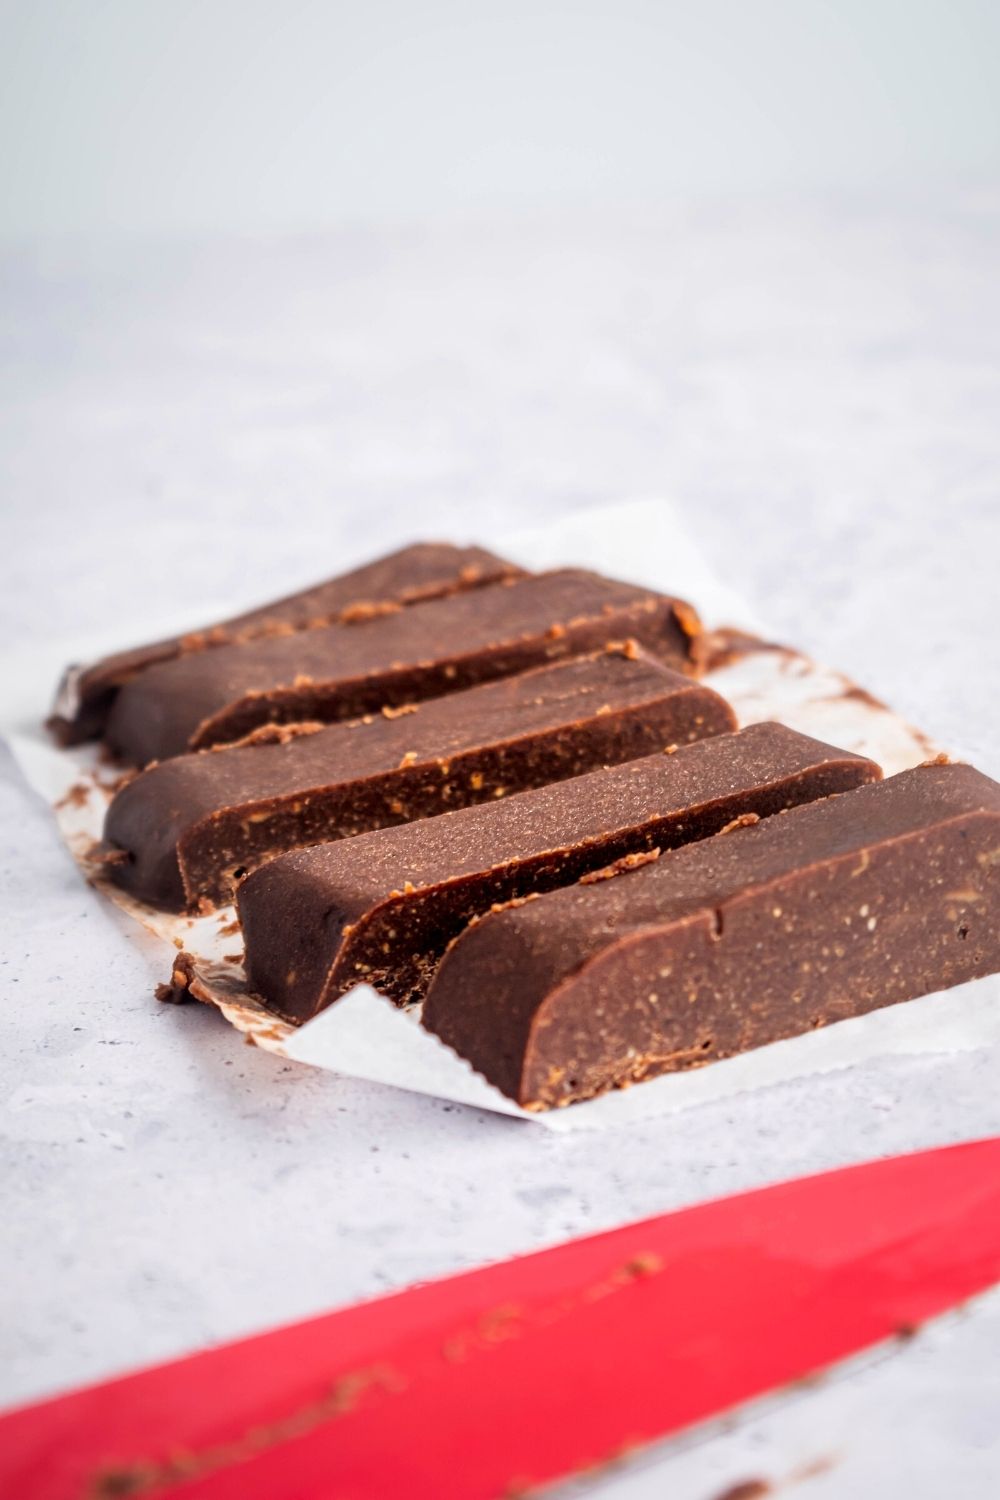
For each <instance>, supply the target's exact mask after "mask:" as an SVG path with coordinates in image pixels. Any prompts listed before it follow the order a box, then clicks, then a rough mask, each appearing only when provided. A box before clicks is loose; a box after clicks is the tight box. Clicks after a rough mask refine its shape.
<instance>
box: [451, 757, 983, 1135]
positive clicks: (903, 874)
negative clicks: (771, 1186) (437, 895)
mask: <svg viewBox="0 0 1000 1500" xmlns="http://www.w3.org/2000/svg"><path fill="white" fill-rule="evenodd" d="M998 913H1000V786H998V785H997V783H996V782H994V781H991V780H990V779H989V778H988V777H986V776H983V775H981V774H980V773H979V772H978V771H975V770H973V769H972V767H970V766H965V765H931V766H921V767H917V768H915V769H914V770H911V771H904V772H902V773H901V774H899V775H897V776H893V777H890V778H889V779H888V780H886V781H880V782H873V783H871V784H870V785H867V786H862V787H859V788H857V789H856V790H854V791H849V792H845V793H844V794H843V795H842V796H837V797H830V798H827V799H825V800H824V801H820V802H813V803H809V804H806V805H804V806H800V807H795V808H792V809H790V810H789V811H787V812H785V813H783V814H782V815H781V816H778V817H770V818H764V819H762V821H760V822H759V823H756V824H754V825H753V826H751V827H744V828H739V829H736V830H735V831H733V832H731V833H728V834H726V835H725V836H716V837H713V838H709V839H705V840H703V841H702V842H700V843H697V844H693V845H689V846H688V847H686V848H683V849H678V850H675V851H673V852H672V853H670V854H669V855H667V856H665V857H663V858H661V859H659V860H657V861H656V862H655V863H652V864H648V865H645V866H643V867H642V868H641V869H638V870H633V871H631V872H629V873H625V874H621V875H618V876H617V877H616V878H615V879H613V880H609V881H605V882H601V883H597V884H593V885H586V886H584V885H575V886H570V887H567V888H565V889H563V890H558V891H553V892H550V893H549V894H547V895H543V896H542V897H541V898H540V899H539V900H538V901H534V902H530V903H528V904H526V905H523V906H520V907H517V908H514V909H509V910H504V911H500V912H497V913H491V914H488V915H486V916H484V917H483V918H482V919H481V920H480V921H479V922H478V923H477V924H475V925H474V926H470V927H469V928H467V929H466V931H465V932H464V933H463V934H462V935H461V936H460V937H459V938H458V939H457V940H456V941H455V942H454V944H453V945H452V947H451V948H450V949H449V951H448V952H447V953H446V955H445V957H444V960H443V962H442V963H441V965H440V967H439V968H438V970H437V973H436V975H435V977H434V979H433V981H432V983H431V985H430V989H429V991H428V994H427V999H426V1001H425V1004H424V1010H423V1024H424V1025H425V1026H426V1027H427V1028H428V1029H429V1030H431V1031H433V1032H435V1033H436V1034H437V1035H438V1036H440V1037H441V1038H442V1040H444V1041H445V1042H447V1043H448V1044H449V1046H451V1047H452V1048H453V1049H454V1050H455V1051H456V1052H458V1053H459V1054H461V1056H463V1057H465V1058H466V1059H468V1061H469V1062H471V1064H472V1066H473V1067H474V1068H476V1070H477V1071H478V1072H480V1073H481V1074H482V1075H483V1076H484V1077H485V1078H487V1079H488V1080H489V1081H490V1082H491V1083H493V1084H494V1085H495V1086H496V1087H497V1088H499V1089H500V1090H501V1091H502V1092H503V1093H505V1094H507V1095H508V1096H509V1097H510V1098H513V1099H515V1100H516V1101H517V1102H518V1103H519V1104H521V1105H523V1106H525V1107H526V1108H529V1109H545V1108H550V1107H552V1106H553V1105H561V1104H568V1103H570V1102H572V1101H573V1100H576V1099H585V1098H589V1097H592V1096H593V1095H596V1094H600V1093H602V1092H604V1091H605V1090H607V1089H610V1088H616V1087H623V1086H625V1085H627V1084H629V1083H633V1082H638V1081H640V1080H642V1079H646V1078H652V1077H655V1076H656V1075H657V1074H660V1073H665V1072H671V1071H676V1070H679V1069H684V1068H691V1067H697V1066H700V1065H702V1064H704V1063H707V1062H710V1061H712V1060H713V1059H716V1058H723V1057H729V1056H732V1055H733V1054H735V1053H738V1052H743V1051H746V1050H747V1049H749V1048H752V1047H758V1046H762V1045H764V1044H765V1043H768V1042H773V1041H777V1040H779V1039H780V1038H782V1037H789V1036H794V1035H797V1034H800V1033H803V1032H807V1031H809V1030H811V1029H813V1028H815V1027H818V1026H826V1025H829V1024H831V1023H833V1022H836V1021H839V1020H844V1019H847V1018H849V1017H851V1016H856V1015H861V1014H863V1013H865V1012H866V1011H870V1010H874V1009H876V1008H877V1007H879V1006H884V1005H891V1004H895V1003H897V1002H899V1001H903V1000H909V999H913V998H916V997H917V996H920V995H925V994H929V993H931V992H933V991H935V990H940V989H945V988H948V987H949V986H951V985H955V984H959V983H961V982H962V981H964V980H967V979H974V978H977V977H979V976H981V975H984V974H989V973H993V972H995V971H996V970H997V969H998V968H1000V921H998Z"/></svg>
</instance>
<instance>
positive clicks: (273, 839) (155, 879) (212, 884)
mask: <svg viewBox="0 0 1000 1500" xmlns="http://www.w3.org/2000/svg"><path fill="white" fill-rule="evenodd" d="M735 727H736V720H735V718H734V716H733V711H732V709H731V708H730V707H729V705H728V704H727V703H726V702H725V700H724V699H723V698H720V697H719V695H718V693H715V692H713V691H712V689H711V688H707V687H705V686H703V685H702V684H700V683H697V682H695V681H693V680H692V679H691V678H688V677H683V676H681V675H680V674H679V673H676V672H672V671H671V670H670V669H669V668H667V667H664V666H662V665H661V664H660V663H659V662H657V661H654V660H653V658H652V657H649V656H646V655H645V654H644V653H642V652H639V651H615V650H609V651H604V652H601V653H599V654H597V655H596V656H589V657H582V658H575V659H573V660H571V661H568V662H560V663H557V664H555V665H553V666H551V667H542V668H538V669H536V670H535V671H534V672H527V673H523V674H522V675H520V676H518V677H512V678H504V679H502V680H501V681H499V682H493V683H487V684H484V685H483V686H481V687H477V688H470V689H469V690H468V691H467V692H465V693H459V694H452V695H449V696H448V697H446V698H437V699H433V700H431V701H430V702H428V703H424V704H422V705H420V706H418V707H416V708H414V709H412V710H411V711H410V712H407V713H403V714H394V713H392V711H389V713H388V714H387V713H386V712H383V713H382V714H380V715H377V716H375V717H373V718H371V719H369V720H368V721H359V722H356V723H353V724H338V725H334V726H331V727H327V728H323V727H320V728H318V729H316V728H315V726H313V728H314V730H315V732H312V733H308V732H307V733H302V732H301V731H300V732H296V731H295V730H291V731H286V734H287V735H288V736H290V737H289V738H288V739H287V741H286V742H285V743H277V744H254V745H247V746H229V747H224V748H221V749H219V750H210V751H204V752H202V753H200V754H197V755H183V756H179V757H178V758H177V759H175V760H168V761H164V762H163V763H162V764H160V765H158V766H155V767H152V768H151V769H149V770H147V771H144V772H141V773H140V774H139V775H138V776H137V777H136V778H135V779H134V780H133V781H131V782H129V783H128V784H127V785H126V786H125V787H123V788H122V790H121V791H120V792H118V794H117V795H116V797H115V798H114V800H113V801H112V803H111V806H110V807H109V809H108V813H107V818H106V821H105V829H104V838H105V846H106V848H107V850H108V855H107V857H108V859H109V868H110V871H111V875H112V878H113V879H114V880H115V881H116V883H117V884H119V885H121V886H122V887H123V888H124V889H126V890H129V891H132V892H133V893H134V894H135V895H137V896H139V897H141V898H142V899H144V900H147V901H151V902H154V903H156V904H159V905H165V906H174V907H179V906H181V905H182V904H183V903H184V902H187V903H188V904H193V903H195V902H197V900H198V898H199V897H202V898H207V899H208V900H211V901H217V900H228V899H229V898H230V897H231V895H232V891H233V888H234V885H235V884H236V882H237V881H238V880H239V879H240V878H241V877H242V876H243V875H244V874H246V873H247V871H248V870H250V869H253V868H255V867H256V866H257V865H259V864H260V863H262V861H264V860H265V859H268V858H271V857H273V856H274V855H276V854H279V853H281V852H283V851H284V850H287V849H295V848H301V847H302V846H303V845H306V844H315V843H318V842H320V841H322V840H326V839H337V838H347V837H349V836H351V835H352V834H357V833H364V832H367V831H368V830H370V829H373V828H381V827H385V826H387V825H389V824H393V823H404V822H407V821H409V820H410V819H413V818H423V817H429V816H433V815H434V814H435V813H442V812H447V811H448V810H449V809H451V808H454V807H465V806H468V805H470V804H472V803H476V802H484V801H487V800H489V799H490V798H498V797H501V796H504V795H506V794H507V793H510V792H517V791H520V790H522V789H524V788H526V787H534V786H540V785H542V784H544V783H545V782H548V781H559V780H562V779H564V778H565V777H568V776H577V775H579V774H580V773H581V772H583V771H590V770H593V769H594V768H595V767H597V766H602V765H616V764H618V763H619V762H621V761H625V760H633V759H635V758H637V757H638V756H641V755H648V754H650V753H651V752H653V751H656V750H662V749H663V748H664V747H665V746H667V745H671V744H674V743H677V744H680V743H684V742H687V741H691V740H697V739H702V738H704V737H705V736H707V735H711V734H720V733H723V732H725V731H727V730H731V729H735Z"/></svg>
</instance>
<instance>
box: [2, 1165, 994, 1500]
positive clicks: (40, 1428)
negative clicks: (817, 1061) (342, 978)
mask: <svg viewBox="0 0 1000 1500" xmlns="http://www.w3.org/2000/svg"><path fill="white" fill-rule="evenodd" d="M997 1281H1000V1139H991V1140H985V1141H978V1142H973V1143H971V1144H968V1145H963V1146H955V1147H949V1148H946V1149H942V1150H937V1151H929V1152H922V1153H920V1154H918V1155H914V1156H905V1157H896V1158H893V1159H890V1160H885V1161H878V1162H874V1163H871V1164H867V1165H864V1166H860V1167H852V1168H847V1169H845V1170H843V1171H838V1172H832V1173H825V1174H823V1175H821V1176H818V1177H810V1178H805V1179H803V1180H800V1181H796V1182H789V1183H784V1184H781V1185H780V1186H777V1187H771V1188H765V1189H762V1190H760V1191H758V1192H753V1193H746V1194H742V1195H740V1196H738V1197H735V1198H726V1199H722V1200H719V1201H717V1202H712V1203H707V1204H703V1205H701V1206H699V1207H697V1208H692V1209H687V1210H684V1211H683V1212H680V1213H674V1214H667V1215H664V1216H663V1217H660V1218H656V1219H648V1220H645V1221H643V1222H641V1223H638V1224H630V1225H627V1226H626V1227H625V1228H622V1229H616V1230H613V1231H611V1232H610V1233H607V1234H600V1235H595V1236H592V1237H589V1238H587V1239H580V1240H574V1241H571V1242H569V1243H568V1244H564V1245H559V1246H557V1247H555V1248H554V1249H552V1250H545V1251H542V1252H540V1253H538V1254H534V1255H528V1256H523V1257H520V1258H518V1259H516V1260H510V1261H506V1262H504V1263H502V1264H500V1265H494V1266H488V1267H486V1268H484V1269H482V1270H479V1271H472V1272H469V1273H467V1274H464V1275H461V1276H453V1277H449V1278H448V1279H446V1280H443V1281H437V1282H432V1283H429V1284H427V1285H424V1286H420V1287H416V1288H413V1289H412V1290H410V1291H406V1292H401V1293H398V1294H395V1295H393V1296H389V1297H382V1298H379V1299H378V1300H377V1301H373V1302H367V1303H363V1304H360V1305H358V1306H355V1307H349V1308H345V1309H344V1310H343V1311H340V1312H335V1313H331V1314H329V1315H327V1316H324V1317H320V1318H314V1319H311V1320H310V1321H308V1322H305V1323H300V1324H296V1325H294V1326H291V1327H288V1328H283V1329H278V1330H276V1331H274V1332H272V1333H266V1334H263V1335H261V1336H259V1337H255V1338H251V1339H246V1340H242V1341H241V1342H239V1343H235V1344H228V1345H225V1346H224V1347H222V1348H218V1349H212V1350H209V1351H208V1352H206V1353H203V1354H196V1355H194V1356H192V1357H190V1358H187V1359H181V1360H177V1361H175V1362H173V1363H171V1364H166V1365H160V1366H157V1367H155V1368H152V1369H148V1370H143V1371H141V1372H140V1373H138V1374H134V1375H127V1376H124V1377H123V1378H121V1379H118V1380H113V1381H109V1382H107V1383H105V1384H102V1385H97V1386H92V1387H89V1388H86V1389H84V1390H79V1391H75V1392H73V1393H71V1394H70V1395H67V1396H62V1397H58V1398H56V1399H54V1400H52V1401H47V1402H42V1403H40V1404H37V1405H34V1406H29V1407H25V1408H22V1409H20V1410H17V1411H13V1412H10V1413H8V1414H7V1415H6V1416H3V1417H0V1494H2V1495H4V1496H10V1497H11V1500H121V1497H124V1496H133V1495H141V1496H150V1497H153V1496H161V1495H169V1496H171V1497H174V1496H176V1497H177V1500H196V1497H197V1500H258V1497H259V1500H325V1497H331V1500H386V1497H389V1496H397V1495H405V1496H406V1497H407V1500H501V1497H505V1500H509V1497H512V1496H514V1495H516V1494H518V1493H520V1492H522V1491H523V1490H525V1489H528V1488H530V1487H533V1486H535V1485H541V1484H544V1483H547V1482H551V1481H553V1480H555V1479H557V1478H559V1477H561V1476H566V1475H569V1474H572V1473H576V1472H578V1471H580V1470H583V1469H586V1468H588V1467H589V1466H591V1465H596V1464H601V1463H603V1462H605V1461H607V1460H608V1459H610V1458H612V1457H615V1456H617V1455H620V1454H621V1453H622V1452H623V1451H624V1450H627V1449H628V1448H630V1447H632V1446H635V1445H641V1444H644V1443H649V1442H652V1441H654V1440H655V1439H659V1438H662V1437H664V1436H666V1435H667V1434H669V1433H672V1432H676V1431H677V1430H678V1429H680V1428H682V1427H685V1426H687V1425H688V1424H690V1423H693V1422H697V1421H699V1420H702V1419H704V1418H707V1417H710V1416H713V1415H715V1414H717V1413H719V1412H721V1411H723V1410H725V1409H726V1408H728V1407H731V1406H733V1405H735V1404H736V1403H738V1402H742V1401H746V1400H748V1399H749V1398H751V1397H754V1396H758V1395H760V1394H762V1393H764V1392H766V1391H769V1390H772V1389H774V1388H775V1387H777V1386H780V1385H782V1384H784V1383H785V1382H788V1381H792V1380H795V1379H797V1378H800V1377H802V1376H805V1375H807V1374H809V1373H810V1372H812V1371H815V1370H816V1369H819V1368H821V1367H822V1366H824V1365H827V1364H829V1363H831V1362H832V1361H835V1360H838V1359H840V1358H843V1357H844V1356H847V1355H850V1354H853V1353H855V1352H856V1351H858V1350H861V1349H863V1348H865V1347H866V1346H868V1345H870V1344H872V1343H875V1342H877V1341H878V1340H881V1339H885V1338H888V1337H891V1336H892V1335H893V1334H898V1333H908V1332H910V1331H911V1330H912V1329H913V1328H914V1327H915V1326H916V1325H917V1324H919V1323H921V1322H922V1321H923V1320H924V1319H926V1318H929V1317H932V1316H933V1315H934V1314H936V1313H940V1312H942V1311H944V1310H945V1309H946V1308H949V1307H952V1306H954V1305H955V1304H956V1303H958V1302H961V1301H962V1300H964V1299H965V1298H967V1297H970V1296H971V1295H973V1294H974V1293H976V1292H979V1291H981V1290H983V1289H984V1288H986V1287H988V1286H990V1285H991V1284H993V1283H994V1282H997Z"/></svg>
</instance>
